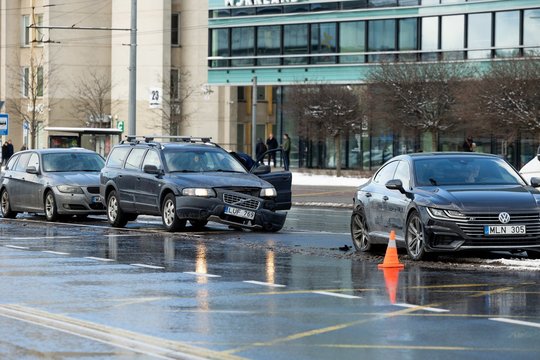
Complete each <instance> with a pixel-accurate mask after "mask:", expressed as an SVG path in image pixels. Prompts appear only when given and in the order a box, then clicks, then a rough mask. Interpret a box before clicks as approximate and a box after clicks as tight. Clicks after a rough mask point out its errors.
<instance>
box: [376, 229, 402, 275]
mask: <svg viewBox="0 0 540 360" xmlns="http://www.w3.org/2000/svg"><path fill="white" fill-rule="evenodd" d="M404 267H405V265H403V264H402V263H400V262H399V259H398V255H397V247H396V233H395V231H394V230H392V231H390V239H389V240H388V247H387V248H386V254H385V255H384V261H383V263H382V264H379V269H385V268H398V269H403V268H404Z"/></svg>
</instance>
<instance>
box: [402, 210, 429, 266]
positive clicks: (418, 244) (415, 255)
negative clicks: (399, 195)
mask: <svg viewBox="0 0 540 360" xmlns="http://www.w3.org/2000/svg"><path fill="white" fill-rule="evenodd" d="M426 240H427V239H426V232H425V230H424V224H423V223H422V219H420V215H419V214H418V212H416V211H413V212H412V213H411V214H410V215H409V218H408V219H407V228H406V231H405V246H406V248H407V254H408V255H409V257H410V258H411V259H412V260H414V261H419V260H422V259H425V258H426Z"/></svg>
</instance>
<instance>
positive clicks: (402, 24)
mask: <svg viewBox="0 0 540 360" xmlns="http://www.w3.org/2000/svg"><path fill="white" fill-rule="evenodd" d="M398 36H399V50H400V51H416V50H418V19H416V18H410V19H401V20H399V34H398ZM399 60H400V61H415V60H416V52H414V53H408V54H400V55H399Z"/></svg>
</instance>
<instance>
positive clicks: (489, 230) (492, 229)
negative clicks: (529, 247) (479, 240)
mask: <svg viewBox="0 0 540 360" xmlns="http://www.w3.org/2000/svg"><path fill="white" fill-rule="evenodd" d="M526 233H527V227H526V226H525V225H485V226H484V235H516V234H526Z"/></svg>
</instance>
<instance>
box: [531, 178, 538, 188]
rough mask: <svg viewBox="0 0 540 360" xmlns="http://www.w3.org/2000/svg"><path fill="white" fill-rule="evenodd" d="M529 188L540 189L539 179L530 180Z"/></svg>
mask: <svg viewBox="0 0 540 360" xmlns="http://www.w3.org/2000/svg"><path fill="white" fill-rule="evenodd" d="M531 186H532V187H535V188H537V187H540V178H538V177H533V178H531Z"/></svg>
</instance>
